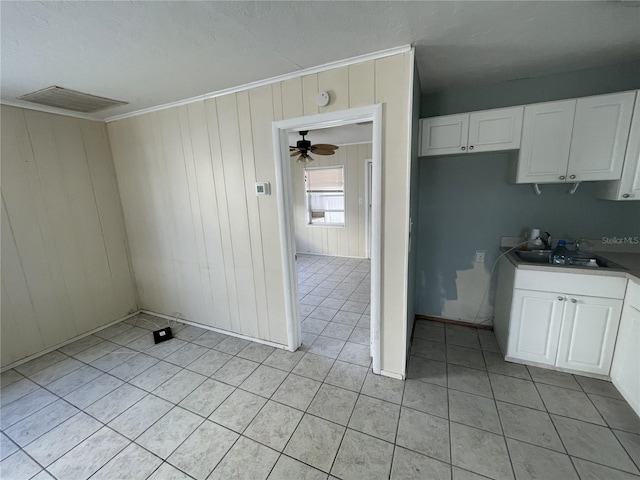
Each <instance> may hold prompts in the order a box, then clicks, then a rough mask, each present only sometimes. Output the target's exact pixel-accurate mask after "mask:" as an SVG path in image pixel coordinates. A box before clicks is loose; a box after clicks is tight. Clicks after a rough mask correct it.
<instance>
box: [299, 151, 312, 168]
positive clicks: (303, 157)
mask: <svg viewBox="0 0 640 480" xmlns="http://www.w3.org/2000/svg"><path fill="white" fill-rule="evenodd" d="M311 162H313V157H311V156H310V155H308V154H306V153H301V154H300V156H299V157H298V158H296V163H297V164H298V165H303V166H305V167H306V166H307V165H309V164H310V163H311Z"/></svg>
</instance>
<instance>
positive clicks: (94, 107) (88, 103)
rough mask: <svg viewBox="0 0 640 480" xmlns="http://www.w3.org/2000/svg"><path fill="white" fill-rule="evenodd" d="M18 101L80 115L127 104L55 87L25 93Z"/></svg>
mask: <svg viewBox="0 0 640 480" xmlns="http://www.w3.org/2000/svg"><path fill="white" fill-rule="evenodd" d="M20 100H26V101H27V102H33V103H39V104H41V105H48V106H49V107H57V108H64V109H65V110H73V111H75V112H82V113H93V112H98V111H100V110H104V109H106V108H112V107H117V106H119V105H126V104H127V103H128V102H121V101H119V100H111V99H110V98H104V97H97V96H95V95H89V94H88V93H82V92H76V91H75V90H68V89H66V88H62V87H56V86H53V87H48V88H43V89H42V90H38V91H37V92H33V93H27V94H26V95H23V96H21V97H20Z"/></svg>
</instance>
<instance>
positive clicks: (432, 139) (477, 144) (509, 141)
mask: <svg viewBox="0 0 640 480" xmlns="http://www.w3.org/2000/svg"><path fill="white" fill-rule="evenodd" d="M523 110H524V107H512V108H499V109H495V110H485V111H482V112H473V113H470V114H469V113H464V114H461V115H447V116H443V117H432V118H423V119H421V120H420V131H421V135H422V137H421V141H420V155H421V156H433V155H451V154H456V153H467V152H469V153H473V152H495V151H499V150H515V149H518V148H520V135H521V131H522V115H523Z"/></svg>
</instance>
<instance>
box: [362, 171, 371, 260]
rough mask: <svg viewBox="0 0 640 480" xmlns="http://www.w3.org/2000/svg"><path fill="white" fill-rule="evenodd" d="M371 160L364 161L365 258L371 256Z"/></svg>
mask: <svg viewBox="0 0 640 480" xmlns="http://www.w3.org/2000/svg"><path fill="white" fill-rule="evenodd" d="M372 167H373V162H372V161H371V159H370V158H367V159H366V160H365V161H364V169H365V170H364V231H365V247H364V255H365V257H367V258H369V259H370V258H371V225H369V222H370V220H369V218H373V215H371V211H370V210H371V207H370V206H369V205H370V204H371V180H372V179H371V176H372V172H373V168H372Z"/></svg>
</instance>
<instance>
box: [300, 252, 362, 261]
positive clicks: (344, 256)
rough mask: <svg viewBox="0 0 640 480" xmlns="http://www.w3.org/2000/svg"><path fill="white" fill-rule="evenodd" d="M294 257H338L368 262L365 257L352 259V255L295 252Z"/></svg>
mask: <svg viewBox="0 0 640 480" xmlns="http://www.w3.org/2000/svg"><path fill="white" fill-rule="evenodd" d="M296 255H314V256H316V257H338V258H355V259H358V260H369V259H368V258H367V257H354V256H353V255H335V254H333V253H315V252H313V253H312V252H296Z"/></svg>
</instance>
